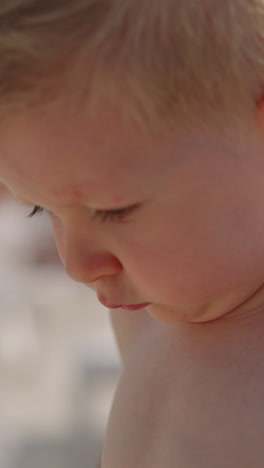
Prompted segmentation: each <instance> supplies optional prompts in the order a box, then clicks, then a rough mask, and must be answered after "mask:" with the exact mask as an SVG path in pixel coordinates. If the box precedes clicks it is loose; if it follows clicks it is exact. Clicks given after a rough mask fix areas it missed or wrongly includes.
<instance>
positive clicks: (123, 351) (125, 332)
mask: <svg viewBox="0 0 264 468" xmlns="http://www.w3.org/2000/svg"><path fill="white" fill-rule="evenodd" d="M110 319H111V324H112V328H113V331H114V334H115V337H116V341H117V345H118V348H119V352H120V355H121V358H122V361H123V363H125V362H126V361H127V359H128V357H129V355H130V354H131V352H132V350H133V348H134V346H135V345H136V343H137V341H138V340H139V339H140V337H141V336H142V334H143V333H145V332H146V331H147V329H148V328H149V327H150V326H151V324H152V323H153V319H152V318H151V317H150V315H149V314H148V313H147V311H146V310H145V309H141V310H138V311H135V312H129V311H127V310H124V309H121V308H120V309H114V310H110Z"/></svg>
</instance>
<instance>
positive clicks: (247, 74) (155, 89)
mask: <svg viewBox="0 0 264 468" xmlns="http://www.w3.org/2000/svg"><path fill="white" fill-rule="evenodd" d="M263 51H264V1H263V0H251V1H249V0H122V1H120V0H74V1H73V0H1V1H0V115H3V114H5V113H6V112H8V111H9V110H11V109H14V108H17V107H20V106H28V107H30V105H32V104H36V103H48V102H53V103H54V100H55V98H56V99H58V97H59V95H60V93H59V92H58V91H59V90H60V89H63V90H67V91H68V92H69V94H74V96H75V99H76V96H77V95H78V94H79V96H80V97H81V98H82V99H83V96H84V93H86V94H87V107H88V108H89V106H90V108H91V109H92V108H94V106H95V105H96V102H97V101H98V99H101V98H104V97H107V98H111V99H114V100H115V101H116V102H117V101H118V102H120V103H122V104H123V106H122V107H123V108H124V109H125V113H126V114H128V115H129V116H130V117H132V118H133V119H135V120H137V121H138V122H142V121H143V120H144V121H148V122H151V123H153V124H154V123H156V124H158V125H160V124H161V123H162V122H166V123H168V122H173V123H175V122H181V123H182V122H184V121H187V122H188V121H190V120H196V121H197V120H199V119H201V117H202V119H203V120H204V121H206V122H209V121H210V123H211V124H213V123H214V122H215V123H217V124H219V122H227V121H228V120H229V119H236V118H237V117H239V119H241V118H243V117H244V118H247V117H249V116H250V115H251V114H252V112H253V110H254V106H255V103H256V101H257V100H258V99H260V97H261V96H262V92H263V77H264V52H263ZM62 85H63V86H62Z"/></svg>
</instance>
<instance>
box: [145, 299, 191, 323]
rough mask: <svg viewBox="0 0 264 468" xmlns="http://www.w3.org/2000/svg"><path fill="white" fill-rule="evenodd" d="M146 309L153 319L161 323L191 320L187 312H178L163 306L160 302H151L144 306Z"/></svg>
mask: <svg viewBox="0 0 264 468" xmlns="http://www.w3.org/2000/svg"><path fill="white" fill-rule="evenodd" d="M146 311H147V312H148V313H149V315H151V317H153V318H154V319H155V320H158V321H159V322H163V323H168V324H175V323H181V322H189V321H191V319H190V317H189V316H188V315H187V314H184V312H183V311H181V312H178V311H175V310H172V307H169V306H164V305H162V304H160V305H159V304H151V305H150V306H148V307H146Z"/></svg>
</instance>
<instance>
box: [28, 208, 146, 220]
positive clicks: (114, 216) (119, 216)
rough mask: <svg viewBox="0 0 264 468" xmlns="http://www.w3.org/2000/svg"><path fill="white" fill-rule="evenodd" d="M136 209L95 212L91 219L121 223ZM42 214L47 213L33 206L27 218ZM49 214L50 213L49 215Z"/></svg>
mask: <svg viewBox="0 0 264 468" xmlns="http://www.w3.org/2000/svg"><path fill="white" fill-rule="evenodd" d="M137 208H138V205H134V206H130V207H128V208H122V209H120V210H108V211H107V210H105V211H104V210H101V211H100V210H97V211H95V212H94V213H93V216H92V217H93V219H99V220H100V221H102V222H107V221H123V220H124V219H125V218H126V217H127V216H128V215H129V214H131V213H132V212H133V211H134V210H136V209H137ZM42 213H49V212H48V211H47V210H45V209H44V208H41V207H40V206H35V207H34V208H33V210H32V211H31V213H30V214H29V215H28V216H27V217H28V218H33V216H35V215H39V214H42ZM50 214H51V213H50Z"/></svg>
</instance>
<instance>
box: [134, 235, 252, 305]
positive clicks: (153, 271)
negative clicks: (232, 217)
mask: <svg viewBox="0 0 264 468" xmlns="http://www.w3.org/2000/svg"><path fill="white" fill-rule="evenodd" d="M241 243H243V242H242V240H241V239H239V238H234V236H233V238H232V237H231V236H227V235H226V234H224V235H218V234H217V233H214V234H213V233H212V232H211V233H210V232H209V231H208V230H205V231H204V233H203V235H202V236H198V237H197V236H194V235H193V234H192V233H191V232H190V233H189V234H186V233H185V235H184V236H179V232H177V233H176V232H174V235H173V232H171V234H170V237H168V235H164V236H163V237H162V236H161V235H159V236H158V237H157V238H152V240H151V242H150V241H149V242H148V243H147V244H145V245H144V246H143V245H142V244H137V245H133V247H132V248H131V252H133V255H131V256H130V262H129V264H128V263H127V267H128V268H129V269H130V275H131V277H132V280H133V281H134V282H135V283H136V285H137V288H138V290H139V291H142V292H143V294H144V297H146V298H147V299H148V300H150V301H151V300H152V301H153V302H157V303H164V304H174V303H175V304H190V303H204V302H208V301H210V300H213V299H215V298H216V297H220V296H221V295H223V294H224V293H226V292H227V291H230V290H231V289H233V288H237V287H241V286H242V284H246V283H247V281H248V279H249V278H250V275H252V274H253V269H254V262H252V255H251V250H250V249H249V248H248V242H247V245H244V247H241ZM245 244H246V243H245Z"/></svg>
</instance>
